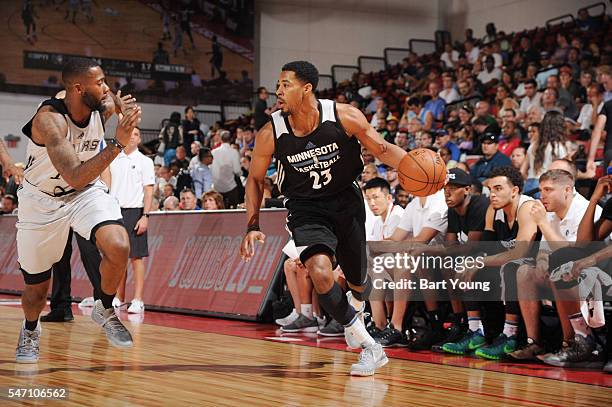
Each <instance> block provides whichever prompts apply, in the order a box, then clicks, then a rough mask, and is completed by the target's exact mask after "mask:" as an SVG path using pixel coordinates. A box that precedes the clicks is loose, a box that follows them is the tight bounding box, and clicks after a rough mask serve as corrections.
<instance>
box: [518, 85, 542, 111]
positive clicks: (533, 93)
mask: <svg viewBox="0 0 612 407" xmlns="http://www.w3.org/2000/svg"><path fill="white" fill-rule="evenodd" d="M524 89H525V97H524V98H523V99H521V104H520V106H519V111H520V113H521V117H524V116H526V115H527V113H528V112H529V109H531V107H532V106H539V105H540V103H541V99H542V94H541V93H540V92H538V83H537V82H536V81H535V80H534V79H527V80H526V81H525V84H524Z"/></svg>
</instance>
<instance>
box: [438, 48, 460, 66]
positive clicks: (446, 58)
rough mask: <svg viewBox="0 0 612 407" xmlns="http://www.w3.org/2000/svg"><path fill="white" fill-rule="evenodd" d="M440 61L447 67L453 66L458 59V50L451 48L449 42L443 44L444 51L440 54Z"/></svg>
mask: <svg viewBox="0 0 612 407" xmlns="http://www.w3.org/2000/svg"><path fill="white" fill-rule="evenodd" d="M440 61H442V62H443V63H444V65H446V67H447V68H455V65H456V64H457V61H459V52H457V51H455V50H454V49H453V46H452V45H451V44H450V43H448V42H447V43H446V44H444V53H443V54H442V55H441V56H440Z"/></svg>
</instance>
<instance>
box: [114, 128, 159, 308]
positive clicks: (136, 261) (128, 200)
mask: <svg viewBox="0 0 612 407" xmlns="http://www.w3.org/2000/svg"><path fill="white" fill-rule="evenodd" d="M140 142H141V138H140V129H139V128H135V129H134V131H133V132H132V137H131V138H130V142H129V143H128V145H127V146H126V148H125V150H124V151H122V152H121V153H120V154H119V155H118V156H117V158H115V160H114V161H113V162H112V163H111V165H110V175H111V177H110V178H111V180H110V194H111V196H113V197H115V198H116V199H117V200H118V201H119V206H120V207H121V215H122V217H123V223H124V224H125V228H126V229H127V232H128V235H129V237H130V263H131V265H132V272H133V274H134V286H135V292H134V299H133V300H132V304H131V305H130V307H129V308H128V312H129V313H134V314H141V313H143V312H144V302H143V301H142V299H143V290H144V274H145V267H144V260H143V259H144V258H145V257H148V256H149V248H148V241H147V228H148V225H149V212H151V211H152V210H153V208H152V201H153V185H154V184H155V171H154V169H153V161H152V160H151V159H150V158H148V157H146V156H145V155H143V154H142V153H141V152H140V151H138V145H139V144H140ZM126 279H127V272H126V274H124V276H123V279H122V280H121V282H120V284H119V287H118V288H117V294H116V296H115V299H114V300H113V305H114V306H121V304H122V301H123V300H125V298H126V297H125V282H126Z"/></svg>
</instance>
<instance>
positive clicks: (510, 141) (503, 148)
mask: <svg viewBox="0 0 612 407" xmlns="http://www.w3.org/2000/svg"><path fill="white" fill-rule="evenodd" d="M520 144H521V136H520V134H519V133H518V130H517V129H516V122H513V121H508V122H505V123H504V125H503V127H502V139H501V140H500V142H499V151H500V152H501V153H502V154H505V155H506V156H508V157H510V156H511V155H512V152H513V151H514V149H515V148H517V147H518V146H519V145H520Z"/></svg>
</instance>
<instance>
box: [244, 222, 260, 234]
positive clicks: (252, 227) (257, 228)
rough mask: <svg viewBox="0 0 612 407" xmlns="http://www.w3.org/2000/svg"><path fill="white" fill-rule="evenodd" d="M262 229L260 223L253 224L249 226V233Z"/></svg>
mask: <svg viewBox="0 0 612 407" xmlns="http://www.w3.org/2000/svg"><path fill="white" fill-rule="evenodd" d="M260 230H261V229H259V225H257V224H253V225H249V226H247V233H249V232H259V231H260Z"/></svg>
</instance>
